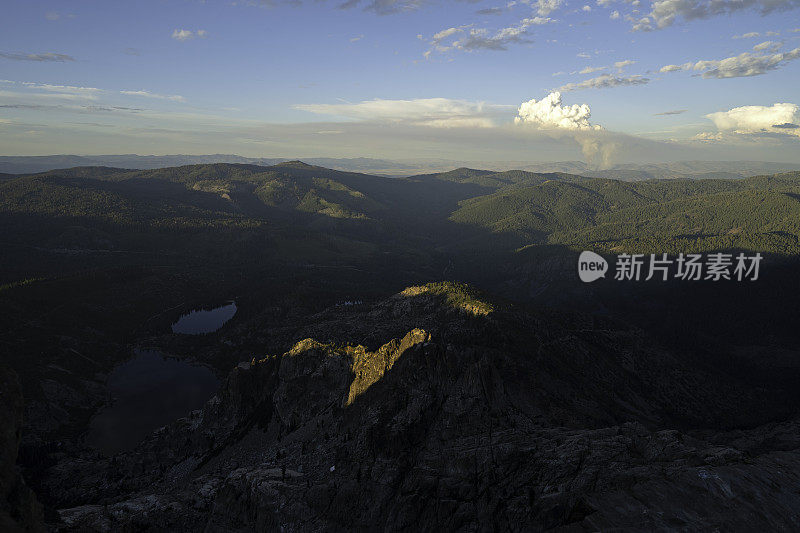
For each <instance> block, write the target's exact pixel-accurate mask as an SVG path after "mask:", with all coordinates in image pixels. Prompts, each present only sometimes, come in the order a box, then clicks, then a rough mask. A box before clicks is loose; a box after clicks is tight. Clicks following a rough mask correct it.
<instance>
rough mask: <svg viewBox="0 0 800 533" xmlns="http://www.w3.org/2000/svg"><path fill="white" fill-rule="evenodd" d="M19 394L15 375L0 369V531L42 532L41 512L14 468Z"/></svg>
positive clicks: (32, 495) (20, 425)
mask: <svg viewBox="0 0 800 533" xmlns="http://www.w3.org/2000/svg"><path fill="white" fill-rule="evenodd" d="M21 427H22V393H21V391H20V387H19V383H18V382H17V376H16V374H15V373H14V372H13V371H12V370H10V369H8V368H5V367H2V366H0V531H43V530H44V522H43V520H42V510H41V506H40V505H39V503H38V502H37V501H36V497H35V496H34V494H33V492H31V490H30V489H29V488H28V487H27V485H25V481H24V480H23V479H22V476H21V475H20V472H19V469H18V467H17V464H16V462H17V452H18V450H19V443H20V436H21Z"/></svg>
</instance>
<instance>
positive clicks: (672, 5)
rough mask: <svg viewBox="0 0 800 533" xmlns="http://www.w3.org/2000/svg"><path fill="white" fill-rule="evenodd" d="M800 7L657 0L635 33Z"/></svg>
mask: <svg viewBox="0 0 800 533" xmlns="http://www.w3.org/2000/svg"><path fill="white" fill-rule="evenodd" d="M798 7H800V0H657V1H655V2H653V4H652V10H651V11H650V13H648V14H647V16H646V17H643V18H642V19H639V20H638V21H635V22H634V24H633V30H634V31H652V30H655V29H662V28H666V27H668V26H672V25H673V24H674V23H675V21H676V20H678V19H683V20H684V21H691V20H695V19H707V18H710V17H714V16H719V15H729V14H731V13H734V12H736V11H741V10H744V9H754V10H757V11H759V12H760V13H761V14H762V15H766V14H769V13H772V12H774V11H786V10H790V9H796V8H798Z"/></svg>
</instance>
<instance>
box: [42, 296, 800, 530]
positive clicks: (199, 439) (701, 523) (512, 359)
mask: <svg viewBox="0 0 800 533" xmlns="http://www.w3.org/2000/svg"><path fill="white" fill-rule="evenodd" d="M249 327H250V328H251V330H250V333H249V334H251V335H254V336H258V335H263V332H259V331H258V320H255V321H253V322H252V323H251V324H250V326H249ZM263 327H264V329H267V328H268V326H267V325H266V324H264V325H263ZM253 328H254V329H253ZM243 334H246V333H244V332H243ZM274 334H276V335H277V334H278V333H277V332H274ZM292 335H296V337H295V338H296V339H303V340H298V341H297V342H296V343H295V344H294V346H293V347H292V348H291V349H290V350H288V351H287V352H285V353H282V354H259V355H257V356H255V357H253V358H252V359H251V361H249V362H244V363H242V364H240V365H239V366H238V367H236V368H234V369H233V370H232V371H231V373H230V375H229V376H228V378H227V380H226V383H225V385H224V386H223V387H222V389H221V390H220V392H219V394H218V395H217V396H215V397H214V398H213V399H212V400H210V401H209V402H208V404H207V405H206V406H205V408H204V409H202V410H200V411H196V412H194V413H192V414H191V416H189V417H187V418H184V419H181V420H179V421H176V422H175V423H173V424H171V425H168V426H165V427H164V428H161V429H160V430H159V431H157V432H156V433H155V434H153V435H152V436H151V437H150V438H149V439H148V440H146V441H145V442H143V443H142V444H140V445H139V446H138V447H137V448H136V449H135V450H134V451H132V452H129V453H124V454H120V455H117V456H115V457H112V458H102V457H100V456H98V455H96V454H92V453H90V452H87V451H84V452H83V453H82V454H81V455H79V456H77V457H76V456H70V457H64V458H63V459H62V460H60V461H58V462H56V463H55V464H54V465H53V466H51V467H50V468H49V470H48V472H47V475H46V477H45V481H44V484H43V486H44V490H46V492H47V499H48V501H49V502H51V505H54V506H55V507H58V508H59V511H58V515H59V520H58V521H56V520H53V523H52V526H53V527H54V528H59V529H62V530H66V531H73V530H74V531H86V530H89V531H117V530H128V531H138V530H153V531H156V530H178V531H198V530H205V531H245V530H259V531H274V530H283V531H340V530H384V531H399V530H407V529H411V530H460V531H466V530H470V531H474V530H487V531H488V530H512V531H541V530H550V529H556V530H562V531H583V530H607V529H615V530H631V531H640V530H675V529H683V530H687V529H688V530H713V529H715V528H716V529H719V530H726V531H727V530H730V531H737V530H738V531H745V530H750V531H754V530H797V529H798V528H800V516H798V515H797V513H796V512H795V511H794V510H796V509H798V508H800V492H798V490H797V487H798V486H800V432H798V429H800V422H798V421H796V420H793V419H792V412H793V411H792V408H791V406H788V405H782V402H781V396H780V393H781V391H779V390H760V389H757V388H754V387H752V386H748V385H747V384H745V383H741V382H739V381H737V380H736V379H734V378H732V377H729V376H727V375H726V374H725V372H724V371H722V370H718V369H711V368H703V367H700V366H698V365H696V364H695V363H694V362H693V361H692V360H691V358H689V357H687V356H685V355H682V354H678V353H671V352H669V351H667V350H664V349H661V348H659V347H658V346H657V345H655V343H653V342H652V341H651V340H649V339H648V338H647V337H646V336H645V335H644V334H643V333H641V332H640V331H638V330H635V329H631V328H626V327H625V326H623V325H621V324H617V323H614V322H612V321H610V320H609V321H605V320H601V319H598V318H594V317H591V316H578V315H569V316H566V315H552V314H537V313H534V312H531V311H527V310H524V309H519V308H515V307H512V306H509V305H505V304H502V303H497V302H490V301H489V300H487V299H486V298H484V297H482V296H481V295H480V294H478V293H476V292H475V291H473V290H472V289H470V288H468V287H464V286H459V285H454V284H436V285H426V286H421V287H413V288H410V289H407V290H405V291H403V292H402V293H399V294H397V295H395V296H393V297H391V298H388V299H387V300H384V301H381V302H378V303H375V304H374V305H365V306H350V307H346V308H343V307H340V308H331V309H329V310H327V311H325V312H323V313H321V314H319V315H316V316H314V317H310V318H307V319H306V320H305V323H304V325H301V326H299V327H297V328H295V329H293V330H292ZM743 428H745V429H743ZM747 428H749V429H747Z"/></svg>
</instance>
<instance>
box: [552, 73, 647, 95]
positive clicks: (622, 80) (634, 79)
mask: <svg viewBox="0 0 800 533" xmlns="http://www.w3.org/2000/svg"><path fill="white" fill-rule="evenodd" d="M649 82H650V79H649V78H643V77H642V76H640V75H638V74H635V75H633V76H622V77H620V76H614V75H612V74H602V75H600V76H597V77H596V78H590V79H588V80H583V81H581V82H577V83H567V84H566V85H562V86H561V87H559V88H558V90H559V91H578V90H581V89H608V88H611V87H624V86H629V85H645V84H646V83H649Z"/></svg>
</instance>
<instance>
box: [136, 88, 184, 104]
mask: <svg viewBox="0 0 800 533" xmlns="http://www.w3.org/2000/svg"><path fill="white" fill-rule="evenodd" d="M120 94H124V95H127V96H142V97H144V98H155V99H157V100H172V101H173V102H184V101H186V99H185V98H184V97H183V96H181V95H179V94H156V93H151V92H150V91H144V90H141V91H120Z"/></svg>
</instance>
